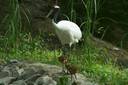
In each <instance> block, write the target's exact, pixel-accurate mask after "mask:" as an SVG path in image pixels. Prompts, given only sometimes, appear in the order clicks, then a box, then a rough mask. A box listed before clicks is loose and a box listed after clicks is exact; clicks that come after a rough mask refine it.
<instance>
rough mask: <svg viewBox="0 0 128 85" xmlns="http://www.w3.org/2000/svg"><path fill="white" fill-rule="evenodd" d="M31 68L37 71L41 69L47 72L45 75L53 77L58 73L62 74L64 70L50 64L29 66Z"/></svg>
mask: <svg viewBox="0 0 128 85" xmlns="http://www.w3.org/2000/svg"><path fill="white" fill-rule="evenodd" d="M28 66H30V67H35V68H37V69H39V68H41V69H43V70H44V71H45V74H48V75H53V74H56V73H61V72H62V68H60V67H58V66H55V65H48V64H42V63H33V64H29V65H28Z"/></svg>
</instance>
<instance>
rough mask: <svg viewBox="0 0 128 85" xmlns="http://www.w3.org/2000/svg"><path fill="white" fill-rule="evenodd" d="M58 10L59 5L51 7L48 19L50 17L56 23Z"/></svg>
mask: <svg viewBox="0 0 128 85" xmlns="http://www.w3.org/2000/svg"><path fill="white" fill-rule="evenodd" d="M59 12H60V7H59V6H54V7H53V9H52V10H51V11H50V12H49V14H48V16H47V17H49V18H50V19H52V20H53V21H54V22H55V23H57V18H58V15H59Z"/></svg>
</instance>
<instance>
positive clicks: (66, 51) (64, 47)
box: [62, 45, 68, 56]
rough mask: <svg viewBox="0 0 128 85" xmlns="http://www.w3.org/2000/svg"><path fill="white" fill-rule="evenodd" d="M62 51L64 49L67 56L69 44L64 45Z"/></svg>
mask: <svg viewBox="0 0 128 85" xmlns="http://www.w3.org/2000/svg"><path fill="white" fill-rule="evenodd" d="M62 51H63V55H66V56H67V54H68V45H63V47H62Z"/></svg>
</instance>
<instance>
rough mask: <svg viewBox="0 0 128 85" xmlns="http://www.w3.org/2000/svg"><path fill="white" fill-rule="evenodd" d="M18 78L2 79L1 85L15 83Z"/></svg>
mask: <svg viewBox="0 0 128 85" xmlns="http://www.w3.org/2000/svg"><path fill="white" fill-rule="evenodd" d="M15 79H16V78H15V77H4V78H1V79H0V84H4V85H8V84H10V83H11V82H13V81H14V80H15Z"/></svg>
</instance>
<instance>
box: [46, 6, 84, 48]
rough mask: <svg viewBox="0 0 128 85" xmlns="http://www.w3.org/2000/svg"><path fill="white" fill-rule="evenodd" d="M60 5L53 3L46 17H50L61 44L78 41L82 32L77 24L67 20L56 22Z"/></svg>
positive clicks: (70, 44)
mask: <svg viewBox="0 0 128 85" xmlns="http://www.w3.org/2000/svg"><path fill="white" fill-rule="evenodd" d="M59 11H60V7H59V6H57V5H55V6H54V7H53V9H52V10H51V11H50V12H49V14H48V15H47V17H49V18H51V19H52V23H53V25H54V26H55V32H56V34H57V36H58V38H59V40H60V42H61V44H62V45H65V44H69V46H70V47H71V46H72V44H74V43H78V42H79V40H80V39H81V37H82V32H81V30H80V28H79V26H78V25H77V24H75V23H74V22H71V21H68V20H61V21H59V22H57V23H56V19H57V17H58V14H59Z"/></svg>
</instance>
